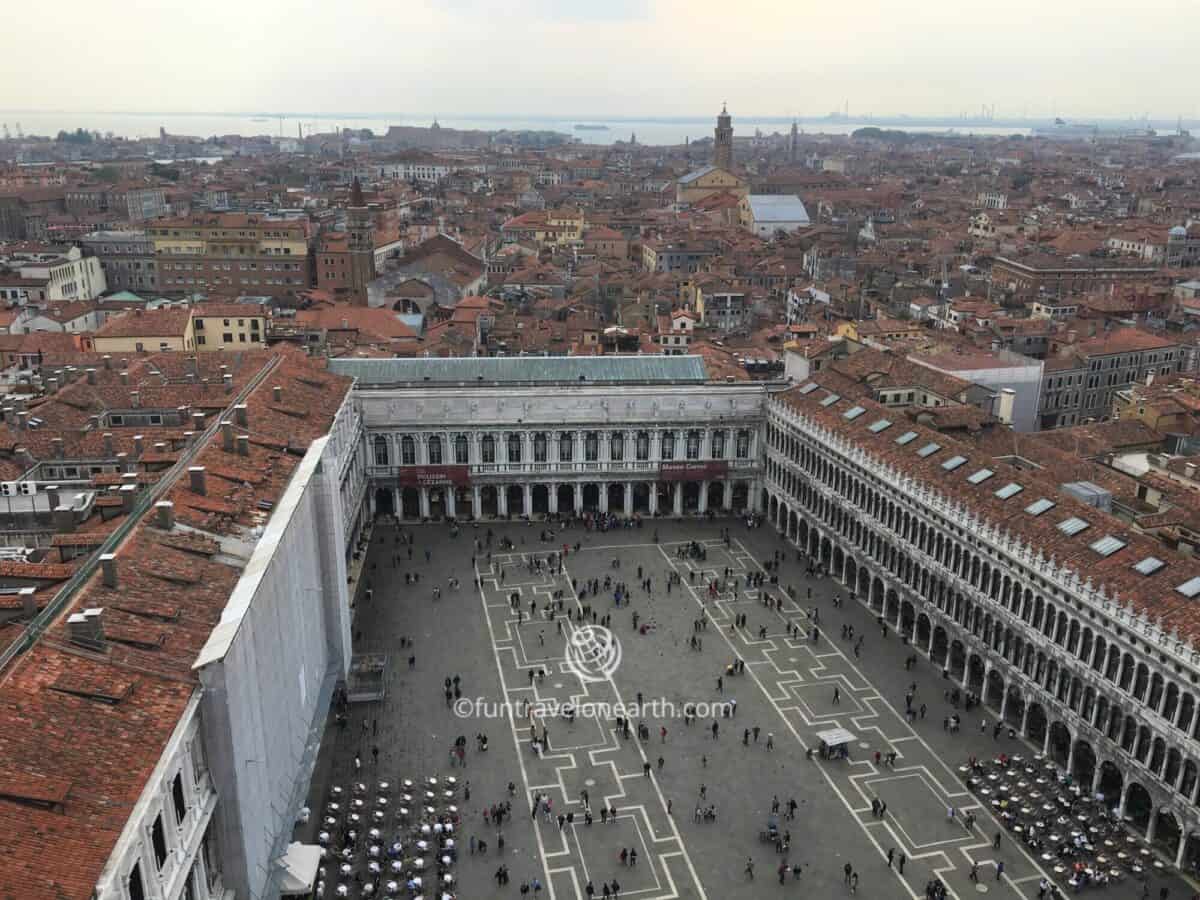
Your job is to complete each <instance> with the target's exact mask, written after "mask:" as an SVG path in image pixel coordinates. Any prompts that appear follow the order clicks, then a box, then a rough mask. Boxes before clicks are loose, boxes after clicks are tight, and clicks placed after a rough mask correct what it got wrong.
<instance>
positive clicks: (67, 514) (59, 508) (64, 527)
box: [53, 503, 75, 534]
mask: <svg viewBox="0 0 1200 900" xmlns="http://www.w3.org/2000/svg"><path fill="white" fill-rule="evenodd" d="M53 508H54V530H55V532H57V533H58V534H70V533H71V532H72V531H74V530H75V510H73V509H72V508H71V507H69V506H67V505H66V504H65V503H59V504H56V505H54V507H53Z"/></svg>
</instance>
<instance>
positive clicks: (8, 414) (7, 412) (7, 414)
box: [4, 406, 17, 425]
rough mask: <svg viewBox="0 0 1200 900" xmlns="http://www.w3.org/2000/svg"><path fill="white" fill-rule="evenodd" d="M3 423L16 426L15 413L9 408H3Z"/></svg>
mask: <svg viewBox="0 0 1200 900" xmlns="http://www.w3.org/2000/svg"><path fill="white" fill-rule="evenodd" d="M4 421H5V423H6V424H8V425H15V424H17V411H16V410H15V409H13V408H12V407H11V406H6V407H4Z"/></svg>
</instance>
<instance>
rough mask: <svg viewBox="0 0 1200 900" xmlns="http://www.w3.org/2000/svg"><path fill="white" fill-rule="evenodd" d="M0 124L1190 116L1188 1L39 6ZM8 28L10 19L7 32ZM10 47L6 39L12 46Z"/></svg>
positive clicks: (5, 79)
mask: <svg viewBox="0 0 1200 900" xmlns="http://www.w3.org/2000/svg"><path fill="white" fill-rule="evenodd" d="M20 9H21V11H20V12H18V13H17V14H16V15H15V16H11V15H10V16H8V17H6V30H7V31H8V34H9V38H8V39H7V40H5V42H4V44H5V49H4V53H3V54H0V109H6V110H71V111H93V110H104V111H120V112H151V111H154V112H194V113H201V112H204V113H215V112H260V111H277V112H306V113H318V114H320V113H328V114H354V113H363V114H372V113H404V114H409V115H415V114H435V115H440V116H442V117H445V118H450V117H454V116H460V117H462V116H478V115H506V114H511V115H514V116H534V115H546V116H553V115H570V116H595V117H599V116H645V117H653V116H691V115H704V116H708V115H711V114H713V113H715V112H716V111H717V109H719V107H720V105H721V103H722V101H728V103H729V109H730V111H731V112H733V113H734V114H735V115H737V116H741V117H743V118H748V117H753V116H776V115H781V116H792V115H800V116H802V117H803V116H819V115H824V114H825V113H827V112H829V111H830V110H834V109H842V108H843V105H844V104H846V103H848V104H849V109H850V112H851V114H852V115H856V114H875V115H883V114H889V113H902V112H903V113H910V114H914V115H958V114H961V113H964V112H971V113H976V112H978V111H979V110H980V108H981V106H982V105H984V104H987V105H989V106H994V107H995V111H996V115H997V117H1001V118H1003V117H1005V116H1023V115H1036V116H1050V115H1054V114H1057V115H1063V116H1084V115H1086V116H1094V117H1108V116H1111V117H1126V116H1141V115H1142V114H1145V113H1148V114H1150V115H1151V117H1159V118H1174V117H1175V116H1176V115H1180V114H1181V115H1183V116H1184V117H1185V118H1189V117H1195V116H1197V114H1198V113H1200V109H1198V103H1200V101H1198V99H1197V96H1198V94H1200V92H1198V91H1197V90H1196V82H1197V76H1198V74H1200V65H1198V63H1197V57H1196V53H1195V36H1196V35H1197V34H1200V3H1197V2H1195V0H1139V2H1137V3H1136V4H1134V5H1132V6H1131V5H1130V4H1129V3H1120V4H1118V3H1113V2H1109V0H1090V2H1086V3H1085V2H1080V0H1006V2H1004V3H991V4H975V3H963V2H962V0H907V2H901V0H858V2H855V3H849V2H841V3H831V2H829V0H820V2H816V0H775V2H766V0H726V2H715V0H505V2H491V0H338V2H330V0H288V2H280V0H204V2H200V3H176V2H163V0H124V2H122V3H119V4H117V3H98V2H95V0H57V2H56V3H55V4H54V13H53V15H48V14H46V12H45V10H44V9H43V8H40V7H38V6H37V5H36V4H28V3H26V4H21V5H20ZM22 17H24V21H22ZM18 35H19V39H17V36H18Z"/></svg>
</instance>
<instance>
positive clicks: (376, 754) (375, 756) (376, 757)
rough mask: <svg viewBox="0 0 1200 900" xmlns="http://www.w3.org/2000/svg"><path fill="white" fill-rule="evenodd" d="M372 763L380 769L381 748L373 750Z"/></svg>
mask: <svg viewBox="0 0 1200 900" xmlns="http://www.w3.org/2000/svg"><path fill="white" fill-rule="evenodd" d="M371 761H372V762H373V763H374V764H375V765H376V766H377V767H378V765H379V748H378V747H372V748H371Z"/></svg>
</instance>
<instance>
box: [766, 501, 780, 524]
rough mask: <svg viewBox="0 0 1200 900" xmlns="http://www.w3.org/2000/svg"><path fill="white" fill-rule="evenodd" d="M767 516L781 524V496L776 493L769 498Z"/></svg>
mask: <svg viewBox="0 0 1200 900" xmlns="http://www.w3.org/2000/svg"><path fill="white" fill-rule="evenodd" d="M767 518H768V519H770V520H771V522H772V523H774V524H776V525H778V524H779V498H777V497H776V496H775V495H774V494H772V495H771V497H770V499H769V500H767Z"/></svg>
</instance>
